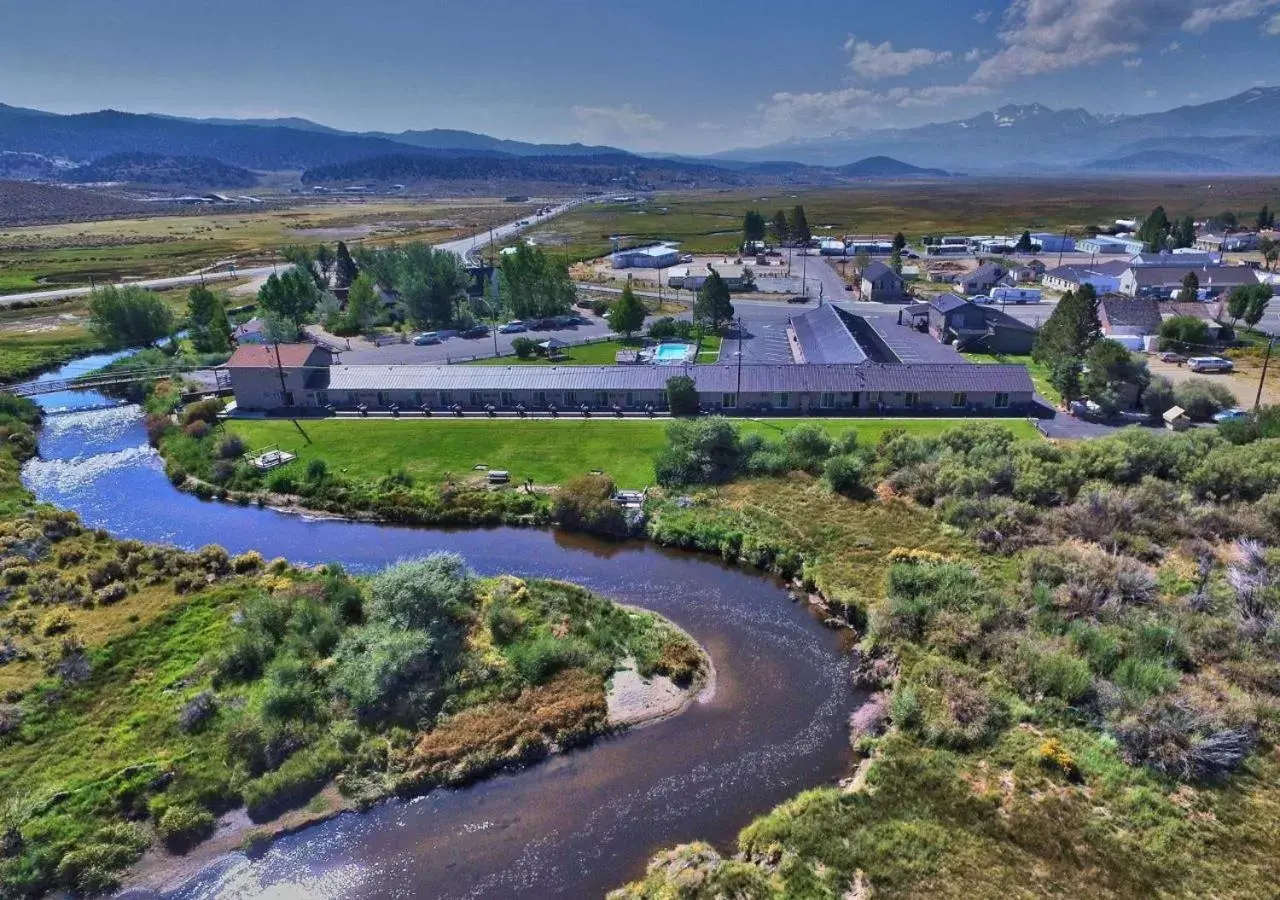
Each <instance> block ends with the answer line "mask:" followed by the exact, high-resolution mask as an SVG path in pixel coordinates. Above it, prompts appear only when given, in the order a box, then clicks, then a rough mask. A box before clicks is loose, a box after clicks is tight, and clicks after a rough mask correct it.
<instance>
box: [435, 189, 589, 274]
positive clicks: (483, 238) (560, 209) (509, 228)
mask: <svg viewBox="0 0 1280 900" xmlns="http://www.w3.org/2000/svg"><path fill="white" fill-rule="evenodd" d="M589 202H590V200H588V199H586V198H583V199H578V200H570V201H569V202H568V203H562V204H560V205H559V206H556V207H553V208H552V210H551V212H549V213H547V214H546V215H545V216H533V215H530V216H529V217H528V218H527V219H521V220H519V221H516V222H508V223H507V224H505V225H499V226H498V227H497V228H495V229H493V233H492V240H493V242H494V243H499V242H501V241H504V240H506V239H507V238H509V237H511V236H512V235H515V234H519V233H520V232H521V231H524V230H525V229H526V228H532V227H534V226H535V225H541V224H542V223H543V222H546V221H549V220H551V219H554V218H555V217H556V216H558V215H561V214H562V213H566V212H568V211H569V210H571V209H573V208H574V207H575V206H581V205H582V204H583V203H589ZM520 222H528V223H529V224H528V225H521V224H520ZM489 242H490V233H489V232H487V231H485V232H481V233H480V234H474V235H472V236H471V237H465V238H459V239H458V240H456V241H448V242H447V243H444V244H436V248H437V249H439V250H449V251H452V252H453V253H456V254H458V255H459V256H461V257H462V258H463V260H464V261H465V260H466V259H467V257H468V256H469V255H470V254H471V253H473V252H476V251H479V250H483V249H484V248H485V247H488V246H489Z"/></svg>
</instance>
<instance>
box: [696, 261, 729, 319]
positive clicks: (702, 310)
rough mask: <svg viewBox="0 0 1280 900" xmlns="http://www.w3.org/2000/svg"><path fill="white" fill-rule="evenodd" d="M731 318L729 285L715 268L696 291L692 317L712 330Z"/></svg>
mask: <svg viewBox="0 0 1280 900" xmlns="http://www.w3.org/2000/svg"><path fill="white" fill-rule="evenodd" d="M732 318H733V299H732V298H731V297H730V296H729V285H727V284H726V283H725V280H724V279H723V278H721V277H720V273H719V272H717V271H716V270H715V269H712V270H711V274H710V275H709V276H708V277H707V280H706V281H704V282H703V283H702V288H701V289H700V290H699V291H698V299H697V300H696V301H695V302H694V304H693V319H694V321H695V322H703V323H706V324H707V325H709V326H710V327H711V329H712V330H715V329H718V328H719V327H720V326H721V325H723V324H725V323H726V322H728V321H729V320H730V319H732Z"/></svg>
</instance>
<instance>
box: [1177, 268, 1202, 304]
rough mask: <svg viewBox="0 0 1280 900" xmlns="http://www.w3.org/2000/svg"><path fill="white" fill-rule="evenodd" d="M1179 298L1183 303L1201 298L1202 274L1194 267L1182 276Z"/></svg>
mask: <svg viewBox="0 0 1280 900" xmlns="http://www.w3.org/2000/svg"><path fill="white" fill-rule="evenodd" d="M1178 299H1179V300H1180V301H1182V302H1183V303H1192V302H1194V301H1196V300H1198V299H1200V276H1199V275H1197V274H1196V273H1195V270H1194V269H1193V270H1192V271H1190V272H1187V274H1186V275H1184V276H1182V288H1181V289H1180V290H1179V291H1178Z"/></svg>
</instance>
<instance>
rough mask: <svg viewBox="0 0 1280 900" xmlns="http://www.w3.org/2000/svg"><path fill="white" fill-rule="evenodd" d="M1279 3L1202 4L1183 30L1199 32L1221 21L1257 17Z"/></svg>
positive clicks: (1235, 1)
mask: <svg viewBox="0 0 1280 900" xmlns="http://www.w3.org/2000/svg"><path fill="white" fill-rule="evenodd" d="M1277 4H1280V0H1228V2H1226V3H1217V4H1213V5H1211V6H1201V7H1199V8H1197V9H1194V10H1192V11H1191V14H1190V15H1189V16H1187V18H1186V20H1185V21H1183V23H1182V30H1183V31H1190V32H1193V33H1196V34H1199V33H1200V32H1203V31H1206V30H1208V29H1209V28H1210V27H1212V26H1214V25H1216V24H1218V23H1219V22H1241V21H1244V20H1245V19H1253V18H1256V17H1258V16H1260V15H1262V14H1263V13H1264V12H1266V11H1267V10H1268V9H1269V8H1271V7H1273V6H1275V5H1277Z"/></svg>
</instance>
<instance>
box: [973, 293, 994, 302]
mask: <svg viewBox="0 0 1280 900" xmlns="http://www.w3.org/2000/svg"><path fill="white" fill-rule="evenodd" d="M970 299H971V300H973V302H974V303H994V302H995V301H994V300H992V299H991V297H989V296H987V295H986V294H978V295H976V296H974V297H971V298H970Z"/></svg>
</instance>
